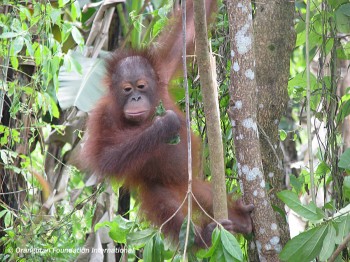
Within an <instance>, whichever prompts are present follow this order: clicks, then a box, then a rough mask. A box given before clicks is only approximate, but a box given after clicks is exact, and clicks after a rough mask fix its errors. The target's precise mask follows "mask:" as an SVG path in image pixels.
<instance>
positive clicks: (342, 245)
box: [328, 233, 350, 262]
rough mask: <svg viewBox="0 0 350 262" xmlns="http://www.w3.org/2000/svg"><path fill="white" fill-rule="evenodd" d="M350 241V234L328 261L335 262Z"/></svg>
mask: <svg viewBox="0 0 350 262" xmlns="http://www.w3.org/2000/svg"><path fill="white" fill-rule="evenodd" d="M349 241H350V233H349V234H348V235H347V236H346V238H345V239H344V240H343V242H342V243H341V244H340V245H339V246H338V247H337V249H336V250H335V251H334V252H333V254H332V255H331V257H330V258H329V259H328V262H334V261H335V259H336V258H337V257H338V256H339V254H340V252H341V251H342V250H343V249H344V248H346V247H347V245H348V243H349Z"/></svg>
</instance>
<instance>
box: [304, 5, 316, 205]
mask: <svg viewBox="0 0 350 262" xmlns="http://www.w3.org/2000/svg"><path fill="white" fill-rule="evenodd" d="M309 27H310V0H307V2H306V101H307V106H306V115H307V136H308V138H307V144H308V152H309V170H310V183H311V198H312V201H313V202H314V203H316V196H315V181H314V162H313V153H312V136H311V132H312V130H311V108H310V107H311V106H310V99H311V87H310V54H309V51H310V43H309Z"/></svg>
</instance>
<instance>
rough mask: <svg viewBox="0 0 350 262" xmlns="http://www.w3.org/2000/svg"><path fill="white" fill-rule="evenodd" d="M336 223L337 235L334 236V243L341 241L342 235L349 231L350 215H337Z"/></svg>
mask: <svg viewBox="0 0 350 262" xmlns="http://www.w3.org/2000/svg"><path fill="white" fill-rule="evenodd" d="M336 223H337V225H338V230H337V232H338V234H337V237H336V238H335V243H336V244H338V245H339V244H340V243H342V242H343V239H344V236H346V235H347V234H349V231H350V215H346V216H342V217H339V218H338V219H337V220H336Z"/></svg>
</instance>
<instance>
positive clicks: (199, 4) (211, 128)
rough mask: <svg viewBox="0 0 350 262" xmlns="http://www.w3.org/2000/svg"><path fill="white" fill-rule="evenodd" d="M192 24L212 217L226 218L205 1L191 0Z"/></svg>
mask: <svg viewBox="0 0 350 262" xmlns="http://www.w3.org/2000/svg"><path fill="white" fill-rule="evenodd" d="M193 8H194V10H196V12H194V24H195V31H196V56H197V62H198V69H199V75H200V84H201V90H202V96H203V106H204V113H205V119H206V123H207V125H206V126H207V137H208V145H209V157H210V171H211V175H212V182H213V183H212V185H213V192H214V195H213V206H214V217H215V219H227V198H226V183H225V167H224V150H223V145H222V136H221V128H220V112H219V105H218V101H217V95H215V93H216V92H217V90H216V88H217V86H216V79H215V78H214V74H213V70H215V68H213V67H212V63H211V56H210V54H209V49H208V46H209V42H208V35H207V24H206V12H205V1H204V0H194V1H193Z"/></svg>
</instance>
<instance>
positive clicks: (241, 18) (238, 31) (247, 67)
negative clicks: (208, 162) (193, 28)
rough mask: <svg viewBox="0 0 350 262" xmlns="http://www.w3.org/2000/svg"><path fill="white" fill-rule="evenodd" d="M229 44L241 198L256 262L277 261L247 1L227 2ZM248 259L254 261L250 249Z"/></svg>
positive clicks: (277, 237) (278, 244) (275, 226)
mask: <svg viewBox="0 0 350 262" xmlns="http://www.w3.org/2000/svg"><path fill="white" fill-rule="evenodd" d="M227 7H228V16H229V30H230V44H231V85H230V98H231V100H230V108H229V115H230V118H231V122H232V127H233V137H234V143H235V151H236V157H237V168H238V176H239V179H240V182H241V185H242V192H244V199H245V201H246V202H248V203H249V204H254V206H255V209H254V211H253V214H252V219H253V225H254V236H255V245H254V244H253V243H254V242H251V243H252V245H251V246H250V248H252V249H254V250H257V252H258V255H259V260H260V261H269V262H273V261H279V258H278V253H279V252H280V250H281V247H282V246H281V242H280V233H279V228H278V224H277V221H276V217H275V213H274V212H273V209H272V207H271V204H270V201H269V198H268V196H267V191H266V184H265V178H264V175H263V173H264V171H263V166H262V159H261V154H260V145H259V133H258V127H257V120H256V116H257V93H256V89H257V86H256V81H255V57H254V48H253V43H254V40H253V21H252V8H251V2H250V1H247V0H244V1H240V2H239V3H237V2H236V1H233V0H230V1H227ZM249 256H250V257H251V258H252V259H251V260H252V261H256V260H255V257H254V252H252V251H250V252H249Z"/></svg>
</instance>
